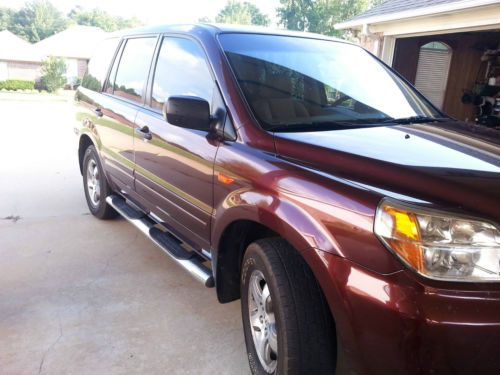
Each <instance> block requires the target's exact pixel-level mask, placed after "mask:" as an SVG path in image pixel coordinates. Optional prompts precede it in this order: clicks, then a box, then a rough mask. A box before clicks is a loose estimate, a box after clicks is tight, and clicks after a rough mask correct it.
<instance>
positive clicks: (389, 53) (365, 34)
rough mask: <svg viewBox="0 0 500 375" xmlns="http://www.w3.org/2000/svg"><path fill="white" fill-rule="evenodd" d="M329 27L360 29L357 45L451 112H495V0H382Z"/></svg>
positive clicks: (499, 70)
mask: <svg viewBox="0 0 500 375" xmlns="http://www.w3.org/2000/svg"><path fill="white" fill-rule="evenodd" d="M335 27H336V28H337V29H351V30H354V31H357V32H358V33H360V37H361V45H362V46H363V47H365V48H366V49H368V50H369V51H371V52H372V53H374V54H375V55H377V56H379V57H380V58H382V60H384V61H385V62H386V63H387V64H389V65H391V66H392V67H393V68H395V69H396V70H397V71H398V72H399V73H400V74H401V75H403V76H404V77H405V78H406V79H408V80H409V81H410V82H411V83H412V84H414V85H415V86H416V87H417V88H418V89H419V90H420V91H421V92H423V93H424V95H425V96H426V97H428V98H429V99H430V100H431V101H432V102H433V103H434V104H435V105H436V106H437V107H439V108H440V109H442V110H444V111H445V112H447V113H448V114H450V115H451V116H454V117H456V118H458V119H461V120H469V121H473V120H474V119H475V118H477V117H478V115H483V114H485V113H486V112H487V111H488V113H491V115H493V116H495V112H494V104H493V103H494V100H495V97H498V96H499V92H500V0H387V1H385V2H384V3H382V4H381V5H379V6H377V7H374V8H372V9H370V10H368V11H366V12H365V13H363V14H360V15H358V16H356V17H354V18H352V19H350V20H348V21H346V22H343V23H339V24H337V25H335ZM361 73H362V72H361ZM497 77H498V79H497ZM367 79H369V77H367ZM471 101H472V103H471ZM496 113H497V114H496V116H497V119H498V112H496Z"/></svg>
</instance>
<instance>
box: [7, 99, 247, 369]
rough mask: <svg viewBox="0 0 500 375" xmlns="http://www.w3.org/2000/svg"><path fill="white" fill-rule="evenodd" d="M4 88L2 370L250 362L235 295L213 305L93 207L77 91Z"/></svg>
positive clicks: (209, 293) (211, 296)
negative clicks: (59, 94)
mask: <svg viewBox="0 0 500 375" xmlns="http://www.w3.org/2000/svg"><path fill="white" fill-rule="evenodd" d="M8 95H9V94H2V96H1V98H0V127H1V131H2V132H1V134H2V135H1V137H0V182H1V183H0V374H2V375H11V374H12V375H21V374H89V375H98V374H106V375H108V374H109V375H111V374H148V375H149V374H197V375H198V374H231V375H237V374H249V373H250V371H249V369H248V364H247V359H246V353H245V346H244V342H243V333H242V327H241V318H240V308H239V301H238V302H235V303H231V304H228V305H220V304H219V303H218V302H217V300H216V296H215V292H214V290H213V289H206V288H204V287H203V286H201V285H200V284H198V283H197V282H196V281H194V280H193V279H192V278H191V277H190V276H189V275H188V274H186V273H185V272H184V271H182V270H181V269H180V268H178V267H177V266H176V265H175V264H174V263H173V262H172V261H171V260H170V259H168V258H167V256H166V255H164V254H163V253H162V252H161V251H160V250H159V249H158V248H156V247H155V246H154V245H152V244H151V243H150V242H148V240H146V239H145V238H144V237H143V236H142V235H141V234H140V233H139V232H138V231H137V230H135V229H134V228H133V227H132V226H130V225H129V224H128V223H126V222H125V221H124V220H120V219H118V220H114V221H108V222H104V221H99V220H96V219H94V218H93V217H92V216H90V215H89V214H88V210H87V207H86V204H85V200H84V195H83V189H82V184H81V176H80V173H79V171H78V161H77V157H76V144H75V142H76V136H75V135H74V134H73V126H74V119H73V108H72V102H71V101H69V100H67V99H63V100H45V99H44V98H43V96H36V95H34V96H31V97H28V98H26V97H23V98H22V100H9V98H14V97H13V96H8ZM5 96H7V99H5ZM66 97H67V96H66ZM2 99H3V100H2Z"/></svg>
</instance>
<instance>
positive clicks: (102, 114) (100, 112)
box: [94, 108, 104, 117]
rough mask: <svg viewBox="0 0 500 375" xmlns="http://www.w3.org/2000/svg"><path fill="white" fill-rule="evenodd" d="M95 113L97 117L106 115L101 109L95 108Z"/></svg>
mask: <svg viewBox="0 0 500 375" xmlns="http://www.w3.org/2000/svg"><path fill="white" fill-rule="evenodd" d="M94 112H95V114H96V115H97V117H102V116H104V113H102V109H101V108H95V109H94Z"/></svg>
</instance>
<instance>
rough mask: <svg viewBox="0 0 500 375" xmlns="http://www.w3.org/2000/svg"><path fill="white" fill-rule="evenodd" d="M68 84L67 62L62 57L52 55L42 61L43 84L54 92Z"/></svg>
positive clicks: (49, 90)
mask: <svg viewBox="0 0 500 375" xmlns="http://www.w3.org/2000/svg"><path fill="white" fill-rule="evenodd" d="M65 84H66V63H65V61H64V59H63V58H61V57H54V56H51V57H49V58H48V59H47V60H45V61H44V62H43V63H42V85H43V86H44V88H45V89H47V91H48V92H54V91H56V90H58V89H60V88H61V87H63V86H64V85H65Z"/></svg>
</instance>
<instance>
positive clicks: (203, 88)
mask: <svg viewBox="0 0 500 375" xmlns="http://www.w3.org/2000/svg"><path fill="white" fill-rule="evenodd" d="M214 88H215V83H214V80H213V78H212V75H211V74H210V70H209V68H208V65H207V63H206V60H205V54H204V52H203V50H202V49H201V47H200V46H199V45H198V44H197V43H195V42H193V41H191V40H189V39H183V38H175V37H166V38H164V39H163V42H162V44H161V49H160V53H159V55H158V62H157V64H156V71H155V75H154V80H153V90H152V98H151V106H152V107H153V108H156V109H161V108H162V106H163V103H165V101H166V100H167V99H168V97H169V96H173V95H191V96H197V97H199V98H202V99H205V100H206V101H208V102H209V103H211V102H212V95H213V92H214Z"/></svg>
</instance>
